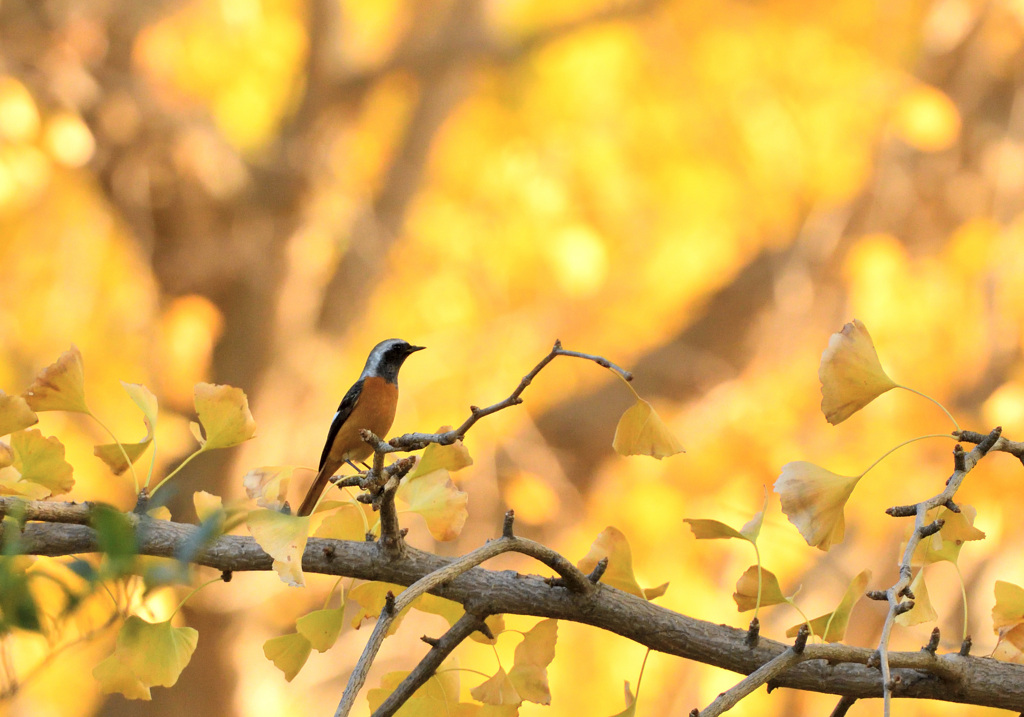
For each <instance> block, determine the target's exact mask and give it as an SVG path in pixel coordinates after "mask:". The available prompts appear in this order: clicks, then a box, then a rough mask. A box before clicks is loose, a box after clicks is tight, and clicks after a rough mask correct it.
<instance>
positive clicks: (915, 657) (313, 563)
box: [0, 498, 1024, 711]
mask: <svg viewBox="0 0 1024 717" xmlns="http://www.w3.org/2000/svg"><path fill="white" fill-rule="evenodd" d="M17 504H21V505H22V506H25V515H33V514H38V513H34V511H37V510H43V509H42V508H41V507H39V506H37V505H35V504H33V503H28V504H27V505H26V504H25V503H24V501H21V500H19V499H13V498H0V514H6V513H9V512H11V511H12V510H15V509H16V508H15V505H17ZM197 530H198V528H197V527H196V526H194V525H185V524H181V523H174V522H170V521H163V520H150V519H143V520H141V521H140V526H139V530H138V542H139V552H140V553H141V554H143V555H153V556H157V557H168V558H173V557H174V556H175V554H176V553H177V551H178V550H179V549H180V547H181V545H182V544H183V543H185V542H187V541H189V540H194V536H195V533H196V531H197ZM501 540H504V539H499V540H497V541H493V542H492V543H489V544H488V545H485V546H483V548H481V550H483V549H488V548H490V549H491V550H494V549H495V547H497V546H495V547H491V546H492V545H494V543H499V542H500V541H501ZM515 542H516V543H517V547H518V548H519V549H520V552H527V550H524V549H523V547H524V546H526V547H527V548H529V546H530V545H531V543H530V541H526V540H522V539H519V538H517V539H515ZM19 545H20V548H21V550H22V552H23V553H25V554H28V555H50V556H61V555H74V554H78V553H90V552H96V551H97V550H98V546H97V543H96V534H95V532H94V531H93V530H92V529H91V528H89V527H87V526H85V525H69V524H58V523H29V524H27V525H26V526H25V528H24V530H23V532H22V535H21V538H20V541H19ZM541 547H543V546H541ZM544 550H547V549H546V548H545V549H544ZM499 552H501V551H499ZM495 554H497V553H495ZM527 554H530V553H529V552H527ZM470 555H472V553H471V554H470ZM562 560H564V558H562ZM194 562H195V563H196V564H199V565H205V566H209V567H211V568H214V569H216V570H220V571H223V570H231V571H248V570H263V571H269V570H270V569H271V563H272V559H271V557H270V556H269V555H267V554H266V553H265V552H263V550H262V549H261V548H260V547H259V546H258V545H257V544H256V542H255V541H254V540H253V539H252V538H250V537H248V536H239V535H225V536H221V537H220V538H217V539H216V540H214V541H212V542H211V543H210V544H209V545H208V546H207V547H206V548H204V549H203V550H202V551H200V552H199V553H198V555H197V556H196V558H195V560H194ZM455 562H456V561H453V560H451V559H449V558H444V557H441V556H437V555H433V554H431V553H426V552H423V551H421V550H417V549H416V548H413V547H411V546H408V547H407V548H406V552H405V555H404V556H402V557H401V558H398V559H396V560H389V559H387V558H386V556H385V554H384V552H383V551H382V549H381V548H380V546H379V545H378V544H377V543H372V542H371V543H365V542H352V541H339V540H327V539H323V538H310V539H309V540H308V542H307V544H306V551H305V554H304V555H303V561H302V565H303V570H305V571H307V572H311V573H323V574H329V575H342V576H347V577H353V578H358V579H363V580H380V581H384V582H391V583H397V584H399V585H412V584H413V583H415V582H416V581H417V580H420V579H422V578H424V577H426V576H428V575H430V574H432V573H436V572H437V571H438V570H440V569H442V568H445V567H447V566H450V565H452V564H453V563H455ZM566 562H568V561H566ZM446 575H447V577H448V578H449V580H448V582H438V583H437V584H436V585H434V586H433V587H432V588H430V589H429V592H431V593H433V594H435V595H439V596H441V597H444V598H447V599H449V600H454V601H456V602H459V603H461V604H463V605H466V604H470V605H471V606H472V607H474V608H475V609H479V611H481V612H486V613H487V614H499V613H507V614H517V615H532V616H536V617H546V618H554V619H559V620H572V621H574V622H579V623H583V624H587V625H592V626H594V627H598V628H601V629H604V630H608V631H609V632H613V633H615V634H618V635H621V636H623V637H626V638H629V639H631V640H634V641H636V642H638V643H640V644H642V645H645V646H647V647H649V648H651V649H652V650H658V651H660V652H664V653H667V654H672V655H677V656H679V657H683V658H685V659H690V660H696V661H698V662H703V663H706V664H709V665H714V666H717V667H722V668H724V669H728V670H732V671H734V672H738V673H742V674H750V673H751V672H754V671H755V670H757V669H758V668H760V667H761V666H762V665H764V664H765V663H767V662H769V661H770V660H772V659H774V658H775V657H777V656H778V655H779V654H781V653H782V652H784V651H785V650H787V649H788V646H787V645H784V644H782V643H779V642H776V641H773V640H770V639H767V638H764V637H762V638H761V639H760V640H759V642H758V645H757V647H755V648H754V649H750V648H748V647H747V646H746V645H745V642H744V641H745V638H746V634H747V633H746V630H741V629H737V628H732V627H728V626H724V625H716V624H713V623H709V622H705V621H702V620H696V619H694V618H691V617H688V616H686V615H682V614H679V613H676V612H673V611H671V610H667V609H665V608H662V607H659V606H657V605H654V604H652V603H650V602H647V601H646V600H643V599H642V598H639V597H636V596H634V595H629V594H627V593H624V592H621V591H619V590H616V589H614V588H610V587H608V586H607V585H595V586H593V589H592V591H591V593H590V594H585V593H578V592H573V591H572V590H570V589H567V588H562V587H557V586H551V585H549V584H547V583H546V582H545V580H544V579H543V578H541V577H539V576H536V575H522V574H518V573H514V572H510V571H499V572H496V571H491V570H486V569H484V568H480V567H474V568H471V569H469V570H467V571H465V572H463V573H461V574H459V575H457V577H450V575H449V574H446ZM562 577H563V578H564V577H566V576H565V575H563V576H562ZM804 657H805V660H804V661H803V662H802V663H800V664H798V665H794V666H793V667H791V668H790V669H789V670H787V671H785V672H784V673H782V674H781V675H779V676H777V677H776V678H774V679H773V681H772V684H773V685H777V686H779V687H789V688H794V689H802V690H808V691H814V692H823V693H829V694H837V695H846V696H849V697H850V698H857V699H861V698H870V697H873V698H877V697H881V696H882V685H881V681H880V680H879V676H878V669H877V668H876V667H869V666H868V664H869V661H870V660H872V659H873V658H874V659H876V660H877V651H876V650H875V649H867V648H858V647H849V646H845V645H808V646H807V647H806V649H805V655H804ZM889 665H890V668H891V670H892V672H893V675H894V676H896V677H899V678H900V690H899V693H898V695H897V696H898V697H901V698H915V699H934V700H942V701H947V702H956V703H963V704H977V705H982V706H989V707H999V708H1002V709H1013V710H1017V711H1021V710H1024V666H1021V665H1015V664H1009V663H1004V662H997V661H996V660H989V659H980V658H975V657H969V656H961V655H959V654H956V653H952V654H941V655H931V654H930V653H928V652H924V651H916V652H894V653H890V654H889Z"/></svg>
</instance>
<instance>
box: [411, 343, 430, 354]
mask: <svg viewBox="0 0 1024 717" xmlns="http://www.w3.org/2000/svg"><path fill="white" fill-rule="evenodd" d="M425 348H427V347H426V346H412V345H410V346H409V348H408V349H406V350H407V351H408V352H409V353H411V354H414V353H416V352H417V351H422V350H423V349H425Z"/></svg>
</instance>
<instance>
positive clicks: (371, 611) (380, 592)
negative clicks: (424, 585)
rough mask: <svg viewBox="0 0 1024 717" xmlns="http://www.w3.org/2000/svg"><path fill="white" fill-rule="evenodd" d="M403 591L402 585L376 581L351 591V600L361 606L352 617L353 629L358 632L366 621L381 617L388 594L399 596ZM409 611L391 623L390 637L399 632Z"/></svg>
mask: <svg viewBox="0 0 1024 717" xmlns="http://www.w3.org/2000/svg"><path fill="white" fill-rule="evenodd" d="M403 590H405V588H404V587H403V586H401V585H394V584H392V583H381V582H376V581H373V582H368V583H360V584H359V585H356V586H355V587H354V588H352V589H351V590H349V591H348V597H349V599H351V600H354V601H355V603H356V604H357V605H358V606H359V609H358V610H357V611H356V614H355V615H354V616H353V617H352V627H354V628H355V629H356V630H358V629H359V626H360V625H362V624H363V621H364V620H368V619H370V618H372V617H377V616H378V615H380V611H381V610H383V609H384V602H385V599H386V596H387V594H388V593H389V592H390V593H391V594H392V595H396V596H397V595H398V594H399V593H400V592H402V591H403ZM414 602H415V601H414ZM410 607H412V606H410ZM407 611H408V608H406V611H403V612H402V613H401V614H400V615H398V616H396V617H395V619H394V621H393V622H392V623H391V627H390V628H388V635H393V634H395V632H396V631H397V630H398V626H399V625H400V624H401V622H402V620H403V618H404V617H405V612H407Z"/></svg>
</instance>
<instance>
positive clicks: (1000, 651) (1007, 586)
mask: <svg viewBox="0 0 1024 717" xmlns="http://www.w3.org/2000/svg"><path fill="white" fill-rule="evenodd" d="M995 592H996V604H995V606H994V607H993V608H992V628H993V629H994V630H995V633H996V634H997V635H998V636H999V639H998V640H997V642H996V647H995V649H994V650H993V651H992V657H994V658H996V659H997V660H1002V661H1003V662H1017V663H1024V588H1021V587H1020V586H1018V585H1014V584H1013V583H1008V582H1005V581H1003V580H996V587H995Z"/></svg>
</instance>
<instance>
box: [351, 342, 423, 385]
mask: <svg viewBox="0 0 1024 717" xmlns="http://www.w3.org/2000/svg"><path fill="white" fill-rule="evenodd" d="M425 348H426V347H425V346H413V345H412V344H410V343H409V342H408V341H403V340H402V339H388V340H387V341H381V342H380V343H379V344H377V345H376V346H374V347H373V351H371V352H370V356H369V358H367V359H366V368H364V369H363V377H366V376H380V377H381V378H383V379H384V380H385V381H388V382H390V383H397V382H398V369H400V368H402V364H403V363H405V360H406V359H407V358H409V356H410V355H411V354H414V353H416V352H417V351H422V350H423V349H425Z"/></svg>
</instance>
